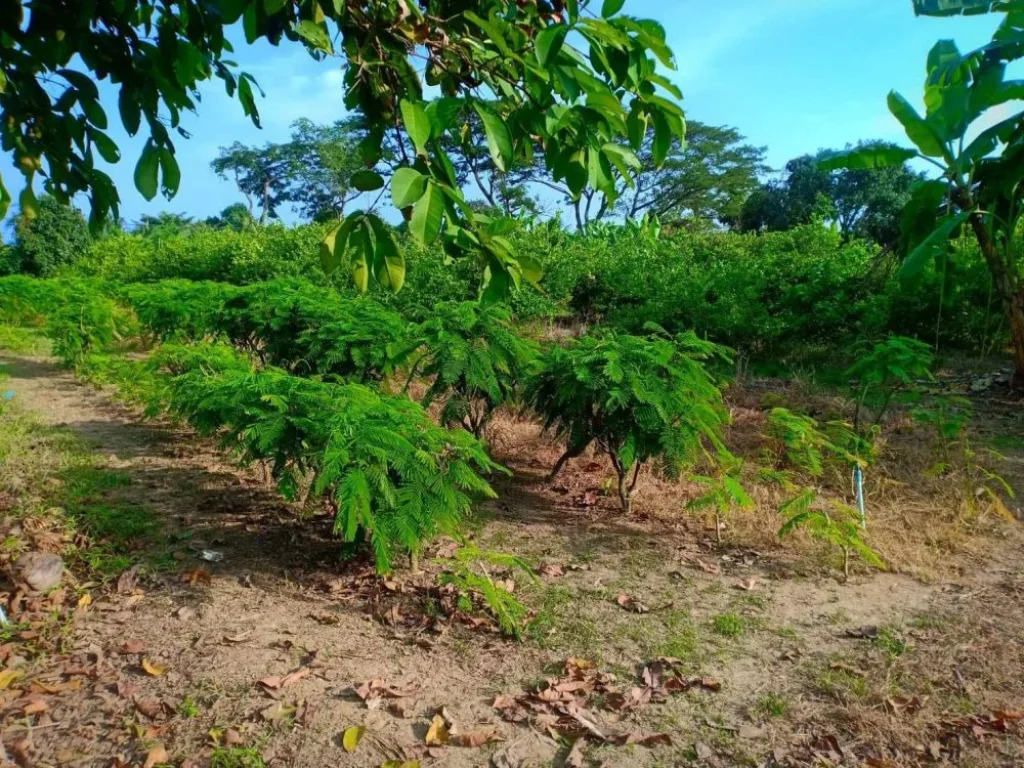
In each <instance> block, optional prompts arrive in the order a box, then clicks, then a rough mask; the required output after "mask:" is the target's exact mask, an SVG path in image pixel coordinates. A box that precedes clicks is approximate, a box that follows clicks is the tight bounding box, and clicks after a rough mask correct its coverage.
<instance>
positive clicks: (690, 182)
mask: <svg viewBox="0 0 1024 768" xmlns="http://www.w3.org/2000/svg"><path fill="white" fill-rule="evenodd" d="M654 139H655V136H654V134H653V133H649V134H648V135H647V136H646V137H645V139H644V143H643V146H642V147H641V149H640V152H639V158H640V163H641V166H642V167H641V168H640V169H639V170H634V171H632V172H631V176H632V179H633V187H632V188H631V189H627V190H625V192H624V194H623V200H622V203H621V204H620V210H621V212H622V213H623V214H624V215H625V216H626V217H627V218H636V217H638V216H642V215H644V214H645V213H651V214H654V215H656V216H658V217H659V218H661V219H663V220H679V219H687V220H703V221H706V222H711V223H716V224H728V223H731V222H734V221H736V220H737V219H739V216H740V212H741V210H742V207H743V203H744V201H745V200H746V199H747V198H748V197H749V196H750V194H751V193H752V192H753V191H754V190H755V189H756V188H757V186H758V184H759V178H760V177H761V176H762V175H764V174H765V173H767V172H768V170H769V168H768V165H767V164H766V163H765V159H764V158H765V152H766V149H765V148H764V147H755V146H753V145H752V144H747V143H745V137H744V136H743V135H742V134H741V133H740V132H739V131H737V130H736V129H735V128H731V127H729V126H725V125H722V126H718V125H707V124H706V123H701V122H698V121H696V120H690V121H688V122H687V124H686V140H685V142H684V141H679V140H676V141H673V142H672V148H671V150H670V151H669V154H668V157H667V159H666V160H665V163H664V164H663V165H662V166H661V167H660V168H659V167H657V166H656V165H655V163H654V162H653V157H652V148H653V143H654Z"/></svg>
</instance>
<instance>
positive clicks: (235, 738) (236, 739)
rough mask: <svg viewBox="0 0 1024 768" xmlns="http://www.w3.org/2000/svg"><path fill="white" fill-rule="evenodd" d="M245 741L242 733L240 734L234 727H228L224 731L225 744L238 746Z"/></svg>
mask: <svg viewBox="0 0 1024 768" xmlns="http://www.w3.org/2000/svg"><path fill="white" fill-rule="evenodd" d="M244 743H245V739H243V738H242V734H240V733H239V732H238V731H236V730H235V729H234V728H228V729H227V730H226V731H224V746H226V747H237V746H240V745H241V744H244Z"/></svg>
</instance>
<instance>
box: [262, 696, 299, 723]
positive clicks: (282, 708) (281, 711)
mask: <svg viewBox="0 0 1024 768" xmlns="http://www.w3.org/2000/svg"><path fill="white" fill-rule="evenodd" d="M294 714H295V707H289V706H286V705H284V704H282V703H281V702H280V701H275V702H274V703H273V704H271V705H270V706H269V707H266V708H265V709H262V710H260V716H261V717H262V718H263V719H264V720H266V721H268V722H274V721H276V720H281V719H282V718H285V717H291V716H292V715H294Z"/></svg>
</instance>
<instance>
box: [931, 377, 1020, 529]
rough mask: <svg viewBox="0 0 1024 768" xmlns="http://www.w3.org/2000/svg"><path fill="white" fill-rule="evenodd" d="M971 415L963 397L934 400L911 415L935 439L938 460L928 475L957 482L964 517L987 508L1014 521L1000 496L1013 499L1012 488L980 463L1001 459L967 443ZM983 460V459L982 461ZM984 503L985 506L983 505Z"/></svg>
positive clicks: (975, 515) (971, 409) (990, 451)
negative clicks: (926, 426) (929, 431)
mask: <svg viewBox="0 0 1024 768" xmlns="http://www.w3.org/2000/svg"><path fill="white" fill-rule="evenodd" d="M973 415H974V405H973V404H972V403H971V401H970V400H968V399H967V398H966V397H957V396H946V397H936V398H933V399H932V400H931V401H930V402H927V403H924V404H922V405H920V406H919V407H917V408H915V409H914V410H913V411H912V412H911V416H912V417H913V418H914V420H915V421H918V422H920V423H922V424H927V425H928V426H930V427H931V428H932V429H934V430H935V434H936V436H937V437H938V440H939V452H940V460H939V462H938V463H937V464H936V465H935V466H933V467H932V469H931V472H930V474H932V475H936V476H940V475H947V474H950V475H952V476H953V477H958V478H959V479H960V486H961V492H960V495H961V498H962V502H961V505H962V507H963V509H964V510H965V512H966V513H967V518H968V519H969V520H973V519H974V518H975V517H977V515H978V512H979V511H985V509H986V506H987V509H988V510H990V511H992V512H995V513H996V514H997V515H999V516H1000V517H1002V518H1004V519H1006V520H1009V521H1010V522H1015V521H1016V518H1015V517H1014V515H1013V513H1012V512H1011V511H1010V509H1009V507H1008V506H1007V505H1006V502H1004V501H1003V498H1002V497H1003V496H1006V497H1007V498H1008V499H1013V498H1014V491H1013V487H1012V486H1011V485H1010V484H1009V483H1008V482H1007V481H1006V479H1005V478H1004V477H1003V476H1002V475H1000V474H999V473H998V472H996V471H995V470H993V469H990V468H989V467H987V466H986V465H985V463H983V462H984V461H985V458H987V459H989V460H995V461H1003V460H1004V459H1005V457H1004V456H1002V455H1001V454H999V453H998V452H997V451H994V450H992V449H991V448H981V449H978V448H977V447H976V446H975V445H974V443H973V442H972V441H971V437H970V434H969V433H968V430H967V426H968V424H969V423H970V421H971V418H972V417H973ZM982 457H985V458H982ZM985 502H987V505H985Z"/></svg>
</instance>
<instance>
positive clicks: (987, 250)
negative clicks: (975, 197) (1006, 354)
mask: <svg viewBox="0 0 1024 768" xmlns="http://www.w3.org/2000/svg"><path fill="white" fill-rule="evenodd" d="M970 222H971V228H972V229H973V230H974V236H975V238H977V240H978V246H979V247H980V248H981V255H982V256H983V257H984V259H985V263H986V264H987V265H988V269H989V272H991V273H992V284H993V286H994V287H995V290H996V293H997V294H999V298H1000V300H1001V301H1002V302H1003V311H1004V312H1006V318H1007V320H1008V321H1009V326H1010V338H1011V343H1012V345H1013V360H1014V365H1015V367H1016V372H1015V376H1014V383H1015V385H1016V386H1018V387H1024V286H1020V285H1018V284H1017V283H1018V282H1019V281H1018V280H1017V279H1016V275H1013V274H1011V273H1010V265H1008V264H1007V262H1006V261H1005V260H1004V259H1003V257H1002V254H1000V253H999V248H998V246H997V245H996V242H995V240H994V239H993V237H992V233H991V232H990V231H989V228H988V225H987V223H986V221H985V216H984V215H983V214H981V213H975V214H972V215H971V218H970Z"/></svg>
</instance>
